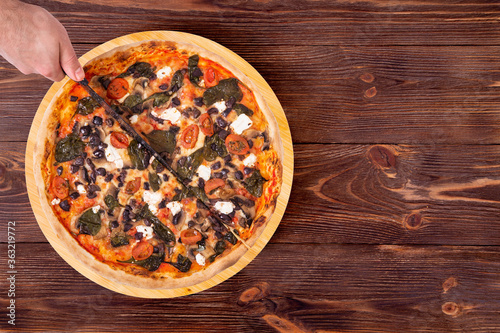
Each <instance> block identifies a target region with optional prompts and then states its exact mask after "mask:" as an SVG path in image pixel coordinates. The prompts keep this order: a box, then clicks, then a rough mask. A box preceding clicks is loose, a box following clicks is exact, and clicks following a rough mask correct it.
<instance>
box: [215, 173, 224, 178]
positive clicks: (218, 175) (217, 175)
mask: <svg viewBox="0 0 500 333" xmlns="http://www.w3.org/2000/svg"><path fill="white" fill-rule="evenodd" d="M213 176H214V178H222V177H224V175H223V174H222V172H214V174H213Z"/></svg>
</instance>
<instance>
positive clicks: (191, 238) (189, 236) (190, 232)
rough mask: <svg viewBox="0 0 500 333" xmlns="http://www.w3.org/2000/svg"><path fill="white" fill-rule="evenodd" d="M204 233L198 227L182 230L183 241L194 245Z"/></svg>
mask: <svg viewBox="0 0 500 333" xmlns="http://www.w3.org/2000/svg"><path fill="white" fill-rule="evenodd" d="M201 239H202V235H201V233H200V232H199V231H198V230H196V229H186V230H183V231H182V232H181V242H182V244H186V245H194V244H196V243H198V242H199V241H201Z"/></svg>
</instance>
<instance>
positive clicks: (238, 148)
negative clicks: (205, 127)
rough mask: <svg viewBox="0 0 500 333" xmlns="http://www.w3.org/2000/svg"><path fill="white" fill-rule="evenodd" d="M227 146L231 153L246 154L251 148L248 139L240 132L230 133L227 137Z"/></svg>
mask: <svg viewBox="0 0 500 333" xmlns="http://www.w3.org/2000/svg"><path fill="white" fill-rule="evenodd" d="M225 143H226V148H227V150H228V151H229V152H230V153H231V154H235V155H245V154H246V153H248V151H249V150H250V147H249V146H248V142H247V140H245V138H244V137H242V136H241V135H238V134H229V135H228V136H227V137H226V142H225Z"/></svg>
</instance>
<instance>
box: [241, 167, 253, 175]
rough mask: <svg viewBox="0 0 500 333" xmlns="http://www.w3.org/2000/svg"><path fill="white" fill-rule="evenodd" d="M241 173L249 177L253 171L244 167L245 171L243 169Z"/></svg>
mask: <svg viewBox="0 0 500 333" xmlns="http://www.w3.org/2000/svg"><path fill="white" fill-rule="evenodd" d="M243 172H244V173H245V175H247V176H248V175H249V174H251V173H252V172H253V169H252V168H249V167H245V169H243Z"/></svg>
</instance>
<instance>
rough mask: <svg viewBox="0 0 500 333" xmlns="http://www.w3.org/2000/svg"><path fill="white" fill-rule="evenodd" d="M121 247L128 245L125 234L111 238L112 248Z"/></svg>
mask: <svg viewBox="0 0 500 333" xmlns="http://www.w3.org/2000/svg"><path fill="white" fill-rule="evenodd" d="M123 245H128V237H127V235H125V234H120V233H119V234H116V235H114V236H113V237H111V246H112V247H119V246H123Z"/></svg>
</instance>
